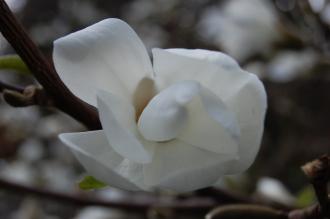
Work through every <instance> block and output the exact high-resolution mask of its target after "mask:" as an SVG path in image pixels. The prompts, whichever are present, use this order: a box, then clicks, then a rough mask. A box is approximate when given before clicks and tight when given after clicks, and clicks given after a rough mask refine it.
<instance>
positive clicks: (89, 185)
mask: <svg viewBox="0 0 330 219" xmlns="http://www.w3.org/2000/svg"><path fill="white" fill-rule="evenodd" d="M78 185H79V188H81V189H83V190H91V189H102V188H105V187H107V186H108V185H107V184H105V183H103V182H101V181H99V180H97V179H95V178H94V177H92V176H85V177H84V178H83V179H82V180H81V181H80V182H79V184H78Z"/></svg>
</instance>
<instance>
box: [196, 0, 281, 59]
mask: <svg viewBox="0 0 330 219" xmlns="http://www.w3.org/2000/svg"><path fill="white" fill-rule="evenodd" d="M277 21H278V15H277V13H276V11H275V9H274V8H273V6H272V5H271V4H270V2H269V1H266V0H249V1H246V0H230V1H226V2H225V3H224V4H222V5H221V7H211V8H210V9H208V10H207V11H206V12H205V13H204V15H203V17H202V19H201V22H200V23H199V27H200V28H201V30H202V31H201V32H202V33H203V35H202V37H204V38H207V39H208V40H211V41H213V42H214V43H216V44H219V45H220V47H221V48H223V49H224V50H225V51H226V52H228V54H230V55H231V56H233V57H234V58H236V59H238V60H246V59H247V58H249V57H250V56H252V55H255V54H267V52H269V51H271V47H272V44H273V43H274V42H275V41H277V40H279V39H280V38H281V36H280V32H279V29H278V27H277V26H278V24H277Z"/></svg>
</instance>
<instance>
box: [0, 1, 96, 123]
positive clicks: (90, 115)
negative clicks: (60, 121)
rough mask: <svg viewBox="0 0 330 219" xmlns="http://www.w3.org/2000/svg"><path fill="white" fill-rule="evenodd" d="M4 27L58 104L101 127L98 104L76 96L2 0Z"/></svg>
mask: <svg viewBox="0 0 330 219" xmlns="http://www.w3.org/2000/svg"><path fill="white" fill-rule="evenodd" d="M0 31H1V33H2V34H3V36H4V37H5V38H6V39H7V40H8V42H9V43H10V44H11V46H12V47H13V48H14V49H15V51H16V52H17V54H18V55H19V56H20V57H21V58H22V60H23V61H24V62H25V63H26V65H27V66H28V67H29V69H30V70H31V72H32V74H33V75H34V76H35V78H36V79H37V80H38V81H39V83H40V84H41V85H42V86H43V87H44V89H45V92H46V93H47V94H48V96H49V97H51V98H52V100H53V101H54V104H55V106H56V107H57V108H58V109H60V110H62V111H63V112H65V113H67V114H69V115H70V116H72V117H73V118H75V119H76V120H78V121H80V122H82V123H83V124H84V125H86V126H87V127H88V128H89V129H90V130H96V129H100V128H101V123H100V121H99V117H98V113H97V111H96V109H95V107H93V106H91V105H89V104H87V103H85V102H83V101H82V100H80V99H79V98H77V97H76V96H74V95H73V94H72V93H71V92H70V90H69V89H68V88H67V87H66V86H65V85H64V83H63V82H62V81H61V79H60V77H59V76H58V74H57V73H56V71H55V68H54V67H53V65H51V64H50V63H49V62H48V61H47V59H46V58H45V57H44V56H43V54H42V53H41V51H40V50H39V49H38V47H37V46H36V45H35V44H34V42H33V41H32V40H31V39H30V37H29V36H28V34H27V33H26V32H25V30H24V28H23V27H22V25H21V24H20V23H19V22H18V21H17V19H16V18H15V16H14V15H13V13H12V12H11V11H10V9H9V7H8V5H7V4H6V2H5V1H4V0H0Z"/></svg>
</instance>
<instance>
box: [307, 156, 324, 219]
mask: <svg viewBox="0 0 330 219" xmlns="http://www.w3.org/2000/svg"><path fill="white" fill-rule="evenodd" d="M302 170H303V171H304V173H305V174H306V176H307V177H308V178H309V180H310V183H311V184H312V185H313V187H314V191H315V194H316V197H317V199H318V202H319V205H320V211H321V212H322V214H323V216H324V217H328V218H330V200H329V197H328V182H329V181H330V155H323V156H322V157H320V158H318V159H316V160H314V161H311V162H309V163H307V164H305V165H304V166H303V167H302Z"/></svg>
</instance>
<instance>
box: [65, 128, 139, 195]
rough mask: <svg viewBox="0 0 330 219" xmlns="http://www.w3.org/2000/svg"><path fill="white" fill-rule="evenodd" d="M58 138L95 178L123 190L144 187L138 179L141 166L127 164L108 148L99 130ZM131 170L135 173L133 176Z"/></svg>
mask: <svg viewBox="0 0 330 219" xmlns="http://www.w3.org/2000/svg"><path fill="white" fill-rule="evenodd" d="M59 137H60V139H61V140H62V142H63V143H65V144H66V145H67V146H68V147H69V148H70V149H71V150H72V152H73V153H74V155H75V156H76V158H77V159H78V160H79V162H80V163H81V164H82V165H83V166H84V167H85V169H86V170H87V171H88V172H89V173H90V174H92V175H93V176H95V177H96V178H97V179H99V180H101V181H103V182H105V183H107V184H109V185H110V186H114V187H118V188H122V189H126V190H140V189H143V188H144V187H145V186H144V185H143V184H142V183H141V182H142V180H140V179H139V178H141V179H142V177H143V175H142V166H141V165H136V164H133V163H132V164H129V165H128V164H127V161H126V160H125V159H124V158H123V157H122V156H120V155H119V154H117V153H116V152H115V151H114V150H112V149H111V147H109V143H108V141H107V139H106V136H105V134H104V132H103V130H100V131H90V132H80V133H65V134H61V135H60V136H59ZM123 167H126V168H123ZM132 169H134V170H135V171H134V172H133V173H134V175H132V171H131V170H132ZM136 170H139V171H136Z"/></svg>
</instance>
